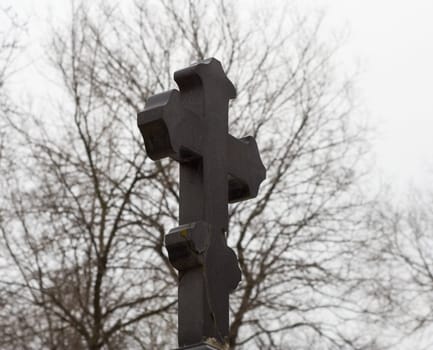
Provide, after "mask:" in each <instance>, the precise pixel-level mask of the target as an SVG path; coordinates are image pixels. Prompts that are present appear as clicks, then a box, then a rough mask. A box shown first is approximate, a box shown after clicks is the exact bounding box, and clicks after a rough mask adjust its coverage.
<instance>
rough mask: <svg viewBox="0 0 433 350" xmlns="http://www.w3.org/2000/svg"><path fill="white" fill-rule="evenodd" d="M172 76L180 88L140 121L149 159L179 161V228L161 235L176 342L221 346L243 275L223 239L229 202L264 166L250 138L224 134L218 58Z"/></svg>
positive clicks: (246, 194)
mask: <svg viewBox="0 0 433 350" xmlns="http://www.w3.org/2000/svg"><path fill="white" fill-rule="evenodd" d="M174 79H175V81H176V83H177V85H178V86H179V91H178V90H170V91H167V92H163V93H161V94H158V95H154V96H152V97H150V98H149V99H148V101H147V102H146V107H145V109H144V111H143V112H141V113H139V114H138V126H139V129H140V131H141V134H142V135H143V138H144V143H145V146H146V151H147V153H148V155H149V157H150V158H152V159H153V160H159V159H161V158H164V157H170V158H172V159H174V160H176V161H178V162H179V164H180V209H179V225H180V226H179V227H177V228H175V229H173V230H171V231H170V232H169V233H168V235H167V236H166V240H165V245H166V248H167V251H168V254H169V258H170V262H171V263H172V265H173V266H174V267H175V268H176V269H177V270H178V271H179V290H178V296H179V319H178V325H179V334H178V338H179V345H180V346H186V345H189V344H198V343H200V342H203V341H204V340H206V339H209V338H215V339H217V340H218V341H219V342H221V343H224V342H226V340H227V336H228V331H229V293H230V292H231V291H233V290H234V289H235V288H236V286H237V285H238V283H239V281H240V279H241V272H240V270H239V267H238V263H237V259H236V256H235V254H234V252H233V250H232V249H230V248H229V247H227V244H226V234H227V231H228V203H229V202H236V201H242V200H246V199H249V198H253V197H255V196H256V195H257V192H258V189H259V186H260V183H261V182H262V181H263V180H264V179H265V175H266V170H265V167H264V166H263V164H262V161H261V159H260V155H259V151H258V148H257V144H256V142H255V140H254V139H253V138H252V137H245V138H241V139H238V138H235V137H233V136H232V135H230V134H229V131H228V104H229V100H230V99H233V98H235V96H236V90H235V88H234V86H233V84H232V83H231V81H230V80H229V79H228V78H227V76H226V75H225V73H224V71H223V69H222V67H221V64H220V62H219V61H218V60H216V59H214V58H211V59H208V60H205V61H202V62H199V63H197V64H194V65H192V66H190V67H188V68H185V69H182V70H179V71H177V72H175V74H174ZM203 346H205V345H203ZM203 349H205V348H203Z"/></svg>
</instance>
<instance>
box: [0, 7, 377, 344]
mask: <svg viewBox="0 0 433 350" xmlns="http://www.w3.org/2000/svg"><path fill="white" fill-rule="evenodd" d="M245 16H246V14H245V13H243V12H239V10H237V9H236V8H235V7H234V6H232V5H231V4H228V3H226V2H224V1H211V2H209V1H208V2H206V1H182V2H180V1H176V2H175V1H170V0H163V1H160V2H150V1H137V2H135V3H134V4H133V5H132V8H129V7H126V6H123V7H122V6H121V5H120V4H117V5H115V4H108V3H107V2H104V3H100V4H99V5H96V4H93V5H85V4H78V5H76V6H73V11H72V16H71V19H70V23H68V25H67V26H66V25H61V26H60V27H58V28H54V29H53V32H52V41H51V43H50V45H49V48H48V49H47V57H48V58H49V63H50V66H51V68H52V69H53V70H54V72H55V73H56V76H57V81H56V82H57V84H58V85H57V86H58V88H59V92H58V101H55V103H56V105H57V108H56V109H55V111H54V112H52V111H51V110H50V109H48V108H47V111H50V112H49V114H48V115H47V114H45V113H43V112H34V111H26V112H25V113H24V112H23V111H22V112H21V113H20V114H19V115H17V116H14V117H11V118H8V127H9V128H10V130H11V133H13V137H14V139H15V140H16V143H18V144H19V146H17V148H16V149H15V150H14V153H11V154H10V156H12V158H14V156H15V157H16V155H17V154H19V159H17V161H15V162H14V163H15V167H8V166H4V167H3V169H2V173H4V174H8V175H7V176H5V177H4V180H5V181H6V185H5V193H4V198H5V199H4V200H3V202H2V208H1V215H2V216H1V221H0V224H1V232H2V239H1V249H2V256H3V258H2V259H1V264H2V266H1V268H2V270H3V271H6V270H7V273H3V274H2V276H1V277H0V288H1V290H0V298H1V299H0V301H1V303H2V306H3V308H2V311H1V312H0V322H1V324H0V347H1V348H2V349H5V350H6V349H74V350H79V349H121V348H122V349H156V348H161V349H165V348H166V349H168V348H170V347H175V344H176V322H177V320H176V295H177V289H176V281H177V274H176V271H175V270H173V268H172V267H171V265H170V264H169V262H168V259H167V254H166V251H165V249H164V245H163V244H164V234H165V233H167V232H168V230H169V229H170V228H171V227H174V226H175V225H176V220H177V210H178V209H177V206H178V185H177V181H178V178H177V176H178V175H177V167H176V165H175V164H174V163H172V162H170V161H161V162H157V163H156V164H155V163H154V162H151V161H150V160H149V159H148V158H147V157H146V153H145V149H144V145H143V141H142V139H141V136H140V134H139V132H138V128H137V126H136V114H137V112H139V111H141V110H142V109H143V107H144V104H145V100H146V98H147V97H148V96H150V95H153V94H155V93H158V92H161V91H164V90H167V89H169V88H173V87H174V82H173V79H172V75H173V72H174V71H175V70H177V69H180V68H183V67H186V66H188V65H190V64H191V63H192V62H194V61H197V60H200V59H203V58H206V57H210V56H214V57H217V58H218V59H219V60H220V61H221V62H222V64H223V67H224V69H225V70H226V72H227V75H228V76H229V78H230V79H231V80H232V81H233V82H234V84H235V86H236V88H237V91H238V97H237V98H236V99H235V100H234V101H233V102H232V105H231V109H230V130H231V133H232V134H233V135H235V136H238V137H240V136H244V135H252V136H254V137H255V138H257V140H258V145H259V148H260V150H261V154H262V158H263V161H264V163H265V166H266V168H267V170H268V173H267V176H268V178H267V180H266V182H265V183H264V185H263V186H262V188H261V191H260V195H259V197H258V198H257V199H256V200H252V201H248V202H245V203H238V204H234V205H231V207H230V218H231V224H230V232H229V235H228V242H229V245H230V246H231V247H233V248H234V249H235V251H236V253H237V256H238V258H239V264H240V268H241V271H242V282H241V284H240V286H239V287H238V289H237V290H236V292H235V293H234V294H233V296H232V298H231V316H232V322H231V327H230V339H229V342H230V347H231V349H270V348H273V349H274V348H277V349H278V348H279V349H289V348H308V349H360V348H375V347H376V346H378V345H377V344H378V343H377V341H376V339H374V337H373V336H370V335H369V334H368V333H365V332H363V331H362V329H361V328H360V327H361V326H362V322H361V321H362V320H361V318H360V317H361V316H364V315H365V314H366V313H368V312H369V309H368V307H367V306H366V304H363V303H360V301H359V296H360V294H361V293H360V292H359V291H360V290H363V286H364V284H368V283H370V281H369V275H368V273H366V271H365V269H363V262H364V261H363V259H364V255H363V254H361V252H363V251H364V250H365V247H366V245H367V243H368V234H365V233H360V231H361V230H360V226H359V223H360V221H361V220H362V219H363V214H364V211H365V209H366V207H365V203H364V201H363V200H362V197H361V196H359V193H358V187H357V184H358V181H359V178H360V176H361V175H362V173H361V172H360V171H359V169H360V167H358V163H359V162H360V161H361V160H362V157H363V155H364V154H365V151H366V149H367V147H366V146H367V144H366V141H365V136H366V134H365V129H364V128H363V127H362V126H361V125H360V124H359V123H356V121H354V120H353V108H354V104H353V102H354V100H353V96H352V82H353V81H352V79H342V78H341V77H342V75H341V74H338V72H337V71H336V66H335V63H336V61H335V54H336V52H337V50H338V48H339V43H338V42H336V43H329V42H327V43H324V40H323V39H322V38H321V35H320V30H321V23H322V17H320V16H301V15H299V14H297V13H296V12H294V11H293V9H292V8H290V11H285V10H284V9H280V10H279V11H275V12H273V14H272V16H271V15H270V13H262V12H260V11H257V15H255V16H253V17H251V18H248V19H246V18H245ZM251 24H254V25H253V26H252V25H251ZM5 164H6V163H5ZM367 272H368V271H367ZM374 316H375V315H374V314H372V315H371V317H374Z"/></svg>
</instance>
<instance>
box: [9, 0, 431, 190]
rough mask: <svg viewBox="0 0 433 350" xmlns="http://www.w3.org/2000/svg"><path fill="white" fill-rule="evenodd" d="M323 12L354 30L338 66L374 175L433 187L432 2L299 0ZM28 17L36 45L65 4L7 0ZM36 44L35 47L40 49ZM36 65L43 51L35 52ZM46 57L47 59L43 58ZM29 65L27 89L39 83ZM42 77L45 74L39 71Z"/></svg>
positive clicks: (64, 0)
mask: <svg viewBox="0 0 433 350" xmlns="http://www.w3.org/2000/svg"><path fill="white" fill-rule="evenodd" d="M297 2H298V3H299V7H300V8H301V9H321V8H324V9H325V10H326V11H325V12H326V23H327V26H328V27H329V28H334V29H335V30H336V31H337V32H338V31H339V30H342V29H345V30H348V31H349V35H348V40H347V42H346V45H345V46H344V48H343V56H344V58H345V59H344V62H346V63H345V64H347V67H346V66H345V64H343V65H342V67H341V69H342V70H345V69H347V68H348V67H349V66H350V67H353V65H354V64H355V63H358V62H359V64H360V65H359V67H360V75H359V76H358V84H357V85H358V92H359V96H360V101H361V103H362V105H363V109H362V110H363V112H365V113H366V114H368V117H369V119H370V121H371V124H372V126H373V127H375V128H376V129H377V132H376V137H375V140H374V142H373V150H374V152H375V154H376V167H375V174H376V178H377V179H381V180H382V181H383V182H384V183H387V182H392V183H393V184H394V185H395V186H396V187H398V188H399V189H406V188H410V187H409V186H411V185H417V186H423V187H427V186H429V187H432V186H431V184H430V183H431V182H430V181H429V179H430V177H431V176H430V175H431V174H433V157H432V155H433V152H432V150H433V136H432V131H433V98H432V94H433V88H432V84H433V20H432V17H433V0H302V1H301V0H297ZM2 4H6V5H8V4H9V5H10V6H11V7H13V8H14V9H15V10H16V11H18V12H19V14H20V15H23V16H24V17H25V18H27V19H29V32H30V33H31V38H33V40H34V42H35V43H37V45H39V42H41V41H42V42H43V41H44V40H46V38H45V39H44V36H45V35H46V34H47V31H46V26H45V25H44V22H45V21H46V20H47V18H50V17H51V18H52V20H53V21H54V22H55V21H56V19H57V18H58V17H64V16H66V15H67V13H68V11H69V9H70V5H69V1H68V0H39V1H31V0H2ZM35 45H36V44H35ZM33 55H34V59H36V60H38V59H39V57H38V51H37V50H35V51H33ZM40 59H42V58H40ZM35 72H36V71H35V70H34V68H32V67H29V68H28V71H26V74H25V75H21V79H20V80H19V81H18V83H17V84H19V83H23V79H24V78H23V77H24V76H26V77H27V78H28V77H31V79H29V80H28V81H27V84H32V82H33V83H35V82H37V81H38V78H37V77H36V76H35ZM39 73H40V72H39Z"/></svg>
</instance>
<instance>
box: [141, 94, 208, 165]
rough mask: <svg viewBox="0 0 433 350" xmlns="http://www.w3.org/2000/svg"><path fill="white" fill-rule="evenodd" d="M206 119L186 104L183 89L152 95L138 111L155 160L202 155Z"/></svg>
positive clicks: (192, 157)
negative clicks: (203, 123)
mask: <svg viewBox="0 0 433 350" xmlns="http://www.w3.org/2000/svg"><path fill="white" fill-rule="evenodd" d="M201 124H202V119H201V118H199V117H198V116H196V115H194V113H193V112H191V111H190V110H187V109H185V108H183V105H182V103H181V98H180V93H179V91H177V90H169V91H166V92H163V93H161V94H157V95H154V96H151V97H150V98H149V99H148V100H147V101H146V107H145V109H144V111H142V112H140V113H138V127H139V129H140V131H141V134H142V135H143V139H144V143H145V146H146V151H147V154H148V155H149V157H150V158H151V159H153V160H158V159H161V158H165V157H170V158H172V159H174V160H177V161H179V162H184V161H189V160H192V159H194V158H198V157H199V156H200V150H201V142H202V139H203V134H202V132H201V130H202V125H201Z"/></svg>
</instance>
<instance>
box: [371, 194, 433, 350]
mask: <svg viewBox="0 0 433 350" xmlns="http://www.w3.org/2000/svg"><path fill="white" fill-rule="evenodd" d="M384 197H385V199H384V200H383V201H382V203H381V205H380V206H379V207H377V208H375V209H374V210H373V211H372V219H371V221H370V225H371V230H372V231H374V232H375V234H376V235H377V236H378V237H379V238H378V244H376V252H377V253H376V263H377V262H380V265H379V266H380V270H381V271H382V278H381V284H380V285H379V286H378V291H377V293H380V294H381V295H382V296H381V298H382V299H384V300H386V305H387V306H386V308H384V309H386V310H387V312H386V313H385V314H384V315H385V316H386V317H385V320H386V327H384V329H388V332H389V329H397V332H396V333H398V334H400V336H399V337H394V342H395V343H396V344H395V345H394V348H398V346H397V345H399V343H401V342H402V338H406V341H407V342H409V343H410V344H412V346H413V345H414V344H416V347H417V348H419V349H429V348H431V346H432V345H433V342H432V337H431V336H429V332H431V328H432V326H433V317H432V311H433V310H432V305H433V304H432V301H433V299H432V298H433V293H432V292H433V246H432V244H433V237H432V232H433V231H432V228H433V216H432V213H431V210H430V208H431V206H432V204H433V202H432V201H433V194H432V193H431V192H429V191H425V190H424V191H420V190H419V189H415V188H413V189H412V190H411V193H410V195H408V196H404V200H403V201H400V202H398V204H396V203H395V201H391V200H389V198H390V197H391V196H390V195H389V194H387V195H384ZM379 290H380V291H379ZM403 348H404V347H403Z"/></svg>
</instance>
